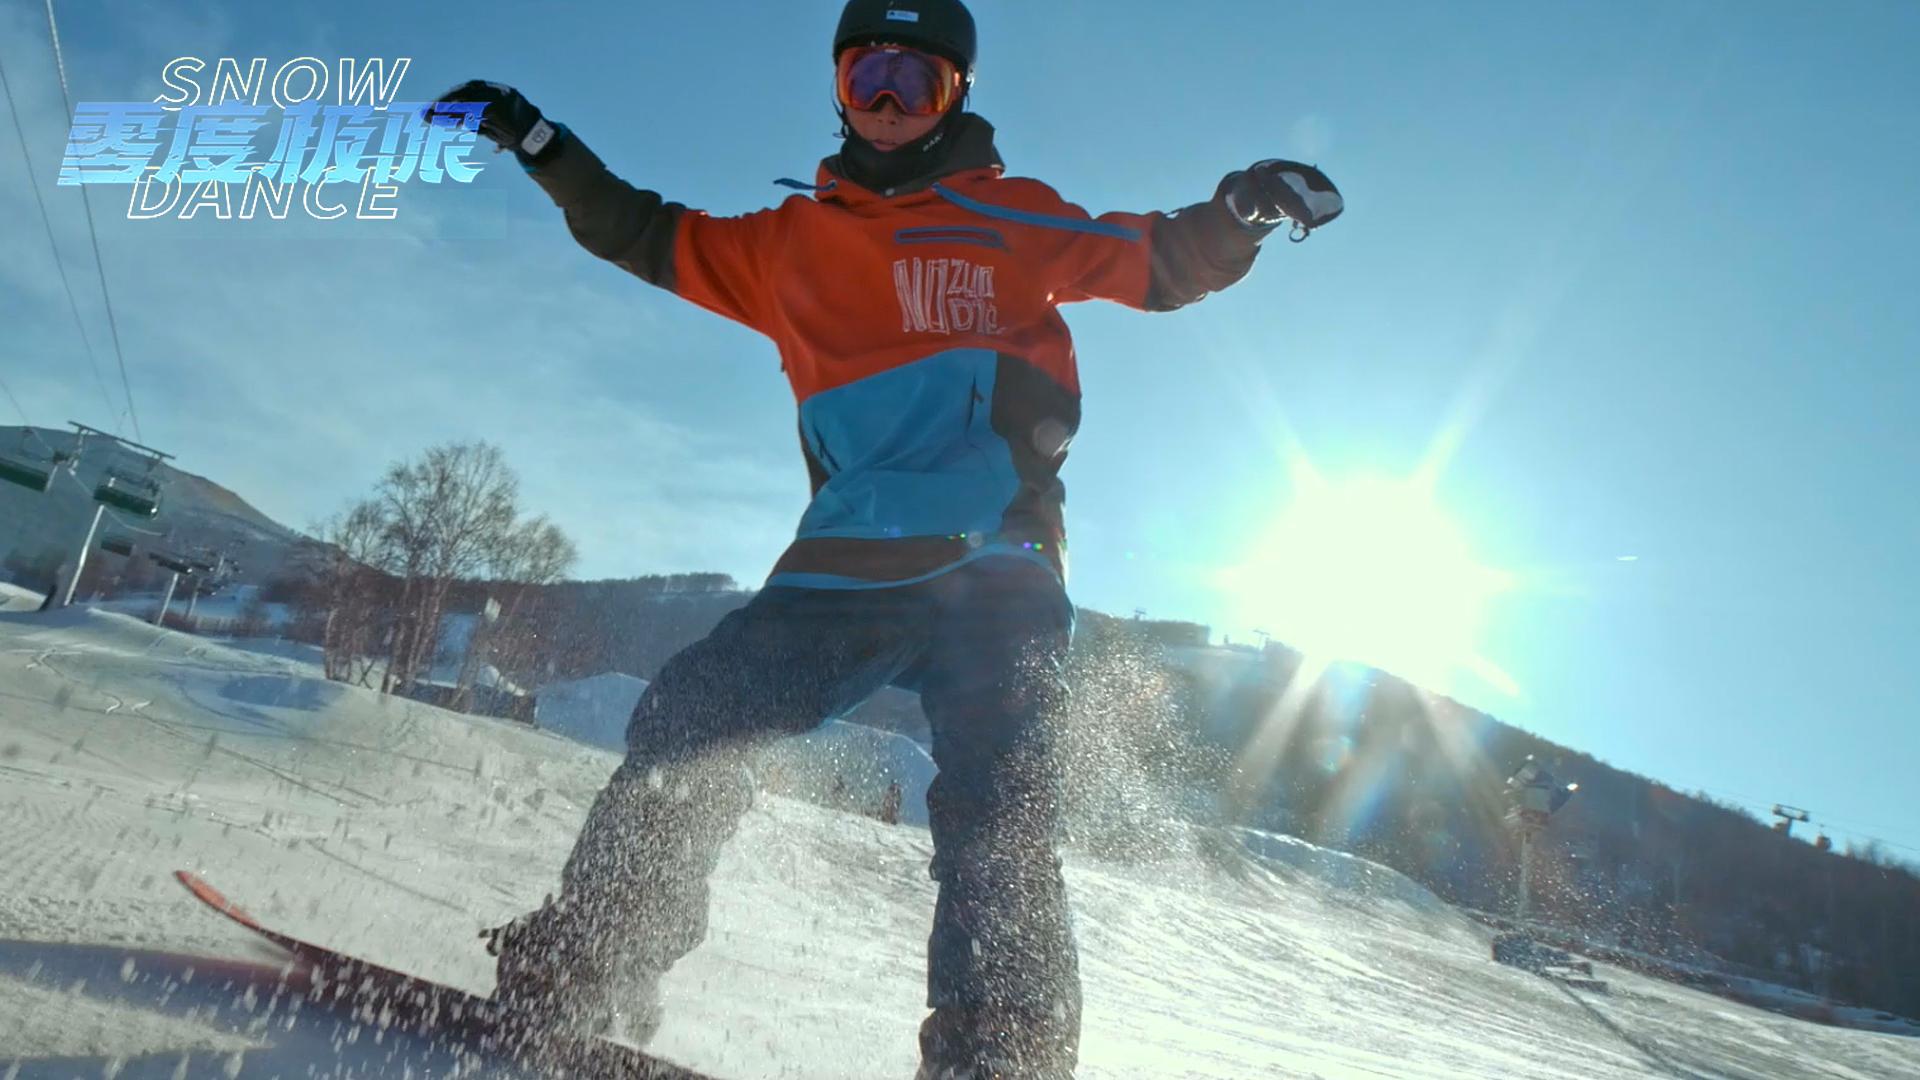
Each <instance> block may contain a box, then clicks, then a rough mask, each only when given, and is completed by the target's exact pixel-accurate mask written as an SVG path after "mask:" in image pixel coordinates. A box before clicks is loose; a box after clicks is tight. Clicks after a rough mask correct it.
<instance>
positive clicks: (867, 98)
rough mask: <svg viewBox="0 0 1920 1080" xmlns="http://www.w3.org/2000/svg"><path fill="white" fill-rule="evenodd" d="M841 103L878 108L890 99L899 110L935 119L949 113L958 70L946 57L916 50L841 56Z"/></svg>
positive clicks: (883, 48) (870, 49) (857, 51)
mask: <svg viewBox="0 0 1920 1080" xmlns="http://www.w3.org/2000/svg"><path fill="white" fill-rule="evenodd" d="M839 75H840V102H841V104H843V105H846V106H848V107H849V108H854V109H863V110H864V109H876V108H879V107H880V99H881V98H884V97H888V96H891V97H892V98H893V100H894V103H895V104H896V105H898V106H899V108H900V111H901V112H904V113H908V114H910V115H914V116H932V115H933V114H935V113H940V112H944V111H946V108H947V106H948V105H949V104H950V103H951V102H952V101H953V93H954V89H955V88H956V87H957V86H958V84H959V81H960V80H959V70H958V69H957V68H955V67H954V65H953V63H952V61H949V60H947V59H946V58H945V57H940V56H933V55H931V54H929V53H923V52H920V51H919V50H917V49H905V48H899V47H894V46H867V47H865V48H857V49H849V50H847V51H846V52H845V53H844V54H842V55H841V57H840V72H839Z"/></svg>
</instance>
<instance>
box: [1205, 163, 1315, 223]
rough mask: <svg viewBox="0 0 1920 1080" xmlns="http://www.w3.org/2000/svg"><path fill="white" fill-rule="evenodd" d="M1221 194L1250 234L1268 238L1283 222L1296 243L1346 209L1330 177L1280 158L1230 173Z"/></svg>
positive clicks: (1222, 186)
mask: <svg viewBox="0 0 1920 1080" xmlns="http://www.w3.org/2000/svg"><path fill="white" fill-rule="evenodd" d="M1220 194H1221V195H1222V196H1223V197H1224V198H1225V199H1226V202H1227V209H1228V210H1230V211H1232V213H1233V216H1234V217H1236V218H1239V219H1240V223H1241V224H1242V225H1245V226H1246V227H1247V228H1248V230H1250V231H1252V232H1254V233H1257V234H1259V235H1261V236H1265V235H1266V234H1268V233H1270V232H1272V231H1273V230H1274V229H1276V228H1278V227H1279V226H1280V223H1281V222H1283V221H1291V222H1293V234H1292V239H1293V240H1295V241H1300V240H1305V239H1306V238H1307V234H1308V233H1310V232H1312V231H1313V230H1315V229H1317V228H1319V227H1320V226H1322V225H1325V224H1326V223H1327V222H1329V221H1332V220H1333V219H1334V218H1337V217H1339V216H1340V211H1342V210H1344V209H1346V204H1345V203H1344V202H1343V201H1342V200H1341V198H1340V190H1339V189H1338V188H1336V187H1334V186H1333V181H1331V180H1329V179H1327V174H1326V173H1323V172H1321V171H1320V170H1319V169H1317V168H1314V167H1313V166H1312V165H1302V164H1300V163H1299V162H1297V161H1281V160H1279V159H1277V158H1269V159H1267V160H1266V161H1262V162H1259V163H1258V164H1256V165H1254V166H1252V167H1251V168H1248V169H1243V170H1241V171H1240V172H1236V173H1228V174H1227V178H1226V179H1225V180H1222V181H1220Z"/></svg>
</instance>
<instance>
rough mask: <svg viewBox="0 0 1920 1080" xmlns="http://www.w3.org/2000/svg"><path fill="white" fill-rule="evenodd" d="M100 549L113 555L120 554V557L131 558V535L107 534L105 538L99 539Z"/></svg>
mask: <svg viewBox="0 0 1920 1080" xmlns="http://www.w3.org/2000/svg"><path fill="white" fill-rule="evenodd" d="M100 550H101V551H107V552H111V553H113V554H115V555H119V556H121V557H122V558H132V557H133V537H131V536H109V537H107V538H106V539H104V540H102V541H100Z"/></svg>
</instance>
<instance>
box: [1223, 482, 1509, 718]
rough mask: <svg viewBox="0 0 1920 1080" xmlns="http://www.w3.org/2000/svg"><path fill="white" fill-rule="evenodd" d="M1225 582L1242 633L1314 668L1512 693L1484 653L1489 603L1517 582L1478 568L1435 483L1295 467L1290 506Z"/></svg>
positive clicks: (1265, 529)
mask: <svg viewBox="0 0 1920 1080" xmlns="http://www.w3.org/2000/svg"><path fill="white" fill-rule="evenodd" d="M1221 577H1222V581H1221V584H1222V585H1223V586H1224V587H1225V588H1227V589H1228V590H1229V591H1230V592H1231V594H1232V596H1233V603H1234V604H1235V606H1236V608H1237V610H1238V612H1239V616H1240V621H1241V623H1242V624H1243V625H1258V626H1264V627H1266V628H1267V629H1268V630H1270V631H1271V632H1272V634H1273V636H1274V637H1276V638H1278V639H1279V640H1282V641H1285V642H1287V643H1288V644H1290V645H1292V646H1294V647H1295V648H1298V649H1300V650H1302V651H1303V652H1305V653H1307V654H1308V655H1309V656H1310V657H1313V658H1314V659H1316V660H1317V661H1320V662H1334V661H1341V660H1351V661H1357V662H1359V663H1363V664H1366V665H1369V666H1371V667H1377V668H1381V669H1383V670H1386V671H1390V672H1393V673H1394V674H1396V675H1399V676H1401V677H1402V678H1405V679H1407V680H1409V681H1411V682H1414V683H1417V684H1420V685H1422V686H1426V687H1428V688H1430V689H1434V690H1440V691H1443V692H1444V691H1446V690H1447V689H1448V686H1449V684H1450V683H1451V682H1452V680H1453V679H1454V677H1455V676H1457V675H1459V674H1461V673H1463V672H1469V673H1472V674H1473V675H1474V676H1475V677H1477V678H1479V679H1481V680H1484V681H1487V682H1490V683H1492V684H1494V685H1495V686H1496V687H1499V688H1500V689H1502V690H1504V691H1506V692H1509V693H1511V692H1513V689H1512V685H1511V680H1510V679H1507V678H1506V677H1505V675H1504V674H1503V673H1502V672H1500V670H1499V668H1498V666H1497V665H1495V664H1493V663H1492V662H1491V661H1489V660H1487V659H1486V658H1485V657H1483V656H1481V655H1480V647H1481V640H1480V639H1481V636H1482V632H1483V629H1484V624H1485V621H1486V617H1487V609H1488V605H1489V603H1490V602H1491V601H1492V600H1493V599H1494V598H1495V597H1496V596H1498V595H1500V594H1501V593H1503V592H1505V591H1506V590H1508V589H1509V588H1511V587H1512V585H1513V578H1512V575H1510V574H1508V573H1506V572H1504V571H1501V570H1497V569H1494V568H1492V567H1489V566H1486V565H1484V564H1482V563H1481V561H1480V560H1479V559H1478V558H1477V557H1476V556H1475V554H1474V552H1473V549H1472V545H1471V544H1470V542H1469V538H1468V536H1467V534H1466V532H1465V531H1464V530H1463V529H1462V528H1461V527H1460V525H1459V523H1458V522H1457V521H1456V520H1455V519H1454V518H1453V517H1452V516H1451V515H1450V514H1448V513H1447V512H1446V510H1445V509H1444V508H1443V507H1441V506H1440V505H1439V503H1438V502H1437V501H1436V500H1435V498H1434V494H1433V491H1432V489H1431V486H1430V485H1429V484H1426V483H1422V482H1420V481H1418V480H1412V481H1410V480H1405V479H1398V478H1393V477H1387V476H1381V475H1357V476H1351V477H1344V478H1333V477H1326V476H1322V475H1321V474H1319V473H1318V472H1316V471H1314V470H1312V469H1310V468H1305V467H1301V468H1296V469H1294V470H1293V483H1292V485H1291V492H1290V494H1289V496H1288V498H1287V501H1286V503H1285V504H1284V505H1283V506H1282V507H1281V508H1280V509H1279V512H1278V513H1277V514H1276V515H1275V517H1274V518H1273V520H1272V521H1271V522H1270V523H1268V524H1267V525H1266V526H1264V527H1263V528H1262V529H1261V530H1260V532H1259V533H1258V534H1257V536H1256V538H1255V541H1254V543H1253V544H1252V548H1251V551H1250V553H1249V555H1248V557H1246V558H1245V559H1243V560H1242V561H1241V562H1240V563H1239V564H1238V565H1236V566H1233V567H1231V568H1229V569H1228V570H1226V571H1225V572H1224V573H1223V574H1222V575H1221Z"/></svg>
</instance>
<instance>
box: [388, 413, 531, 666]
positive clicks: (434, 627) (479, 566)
mask: <svg viewBox="0 0 1920 1080" xmlns="http://www.w3.org/2000/svg"><path fill="white" fill-rule="evenodd" d="M519 490H520V478H519V477H518V476H517V475H515V473H514V471H513V469H512V468H510V467H509V466H508V465H507V462H506V457H505V455H503V454H502V453H501V452H500V448H499V447H497V446H495V445H493V444H492V443H488V442H475V443H447V444H443V445H440V446H435V447H430V448H429V449H428V450H427V451H426V452H425V453H424V454H422V455H421V457H420V459H419V460H418V461H412V462H396V463H395V464H393V465H392V466H391V467H389V468H388V469H387V473H386V475H385V476H384V477H382V478H381V481H380V485H379V487H378V489H377V490H376V492H375V494H374V501H375V503H376V504H377V505H378V506H379V508H380V513H381V516H382V517H383V518H384V519H385V521H386V536H385V541H386V544H385V551H384V555H385V557H386V560H387V565H386V566H385V569H386V570H387V571H388V572H390V573H392V574H394V575H395V576H396V577H398V578H399V579H400V582H401V595H400V602H399V605H398V609H397V612H396V615H397V618H396V621H395V626H394V634H393V642H392V649H391V651H390V654H389V659H388V664H387V672H386V675H385V677H384V678H383V679H382V680H381V689H382V690H383V691H385V692H393V691H395V690H401V689H404V688H406V687H408V686H410V685H412V684H413V683H414V682H415V681H416V680H417V679H418V678H419V677H420V675H421V672H422V671H423V670H424V669H425V668H426V667H427V665H429V664H430V663H431V662H432V659H433V654H434V650H435V648H436V646H437V645H438V643H439V634H440V621H441V618H442V616H443V615H445V613H446V601H447V594H448V592H449V591H450V590H451V589H452V587H453V583H454V582H455V581H458V580H461V579H463V578H472V577H475V576H477V575H478V574H479V572H480V571H481V570H483V569H484V568H485V567H486V566H487V563H488V561H489V558H490V557H491V555H492V554H493V553H494V552H495V551H497V550H499V548H500V546H501V544H502V542H503V541H502V538H503V537H505V536H507V535H508V534H510V533H511V532H512V530H513V526H514V520H515V518H516V517H518V515H519V509H518V506H517V500H518V497H519Z"/></svg>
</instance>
